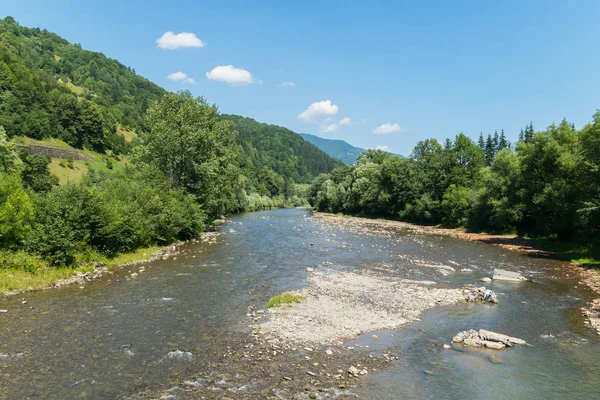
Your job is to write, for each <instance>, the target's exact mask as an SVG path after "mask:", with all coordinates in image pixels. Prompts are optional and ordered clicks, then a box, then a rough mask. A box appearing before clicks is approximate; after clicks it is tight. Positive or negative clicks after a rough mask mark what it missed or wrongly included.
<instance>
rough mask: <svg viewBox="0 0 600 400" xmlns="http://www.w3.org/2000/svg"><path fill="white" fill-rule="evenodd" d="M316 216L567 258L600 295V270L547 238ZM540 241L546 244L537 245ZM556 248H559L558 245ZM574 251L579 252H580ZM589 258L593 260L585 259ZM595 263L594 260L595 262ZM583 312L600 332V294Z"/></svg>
mask: <svg viewBox="0 0 600 400" xmlns="http://www.w3.org/2000/svg"><path fill="white" fill-rule="evenodd" d="M313 216H314V217H315V218H318V219H321V220H325V221H329V222H332V223H336V224H338V225H341V226H343V227H344V228H345V229H351V230H363V229H364V228H366V227H370V228H374V227H375V228H378V229H398V230H409V231H412V232H415V233H423V234H431V235H441V236H449V237H452V238H456V239H462V240H469V241H472V242H480V243H486V244H491V245H494V246H498V247H501V248H504V249H507V250H510V251H515V252H519V253H522V254H526V255H528V256H531V257H544V258H554V259H559V260H563V261H566V262H568V264H567V265H568V268H569V271H568V273H570V274H573V275H575V276H577V277H578V280H579V283H580V284H584V285H586V286H587V287H589V288H590V289H591V290H592V291H593V292H594V293H595V294H596V296H599V295H600V273H599V272H598V270H597V269H596V268H588V267H586V266H585V265H584V264H582V263H580V262H575V261H572V259H565V258H566V257H565V254H568V253H567V252H568V251H569V248H567V247H564V246H563V247H562V253H561V252H558V251H552V250H548V248H549V247H550V245H551V243H550V242H548V241H544V242H537V243H536V241H534V240H532V239H526V238H521V237H518V236H517V235H494V234H488V233H473V232H467V231H466V230H465V229H452V228H440V227H435V226H423V225H416V224H411V223H408V222H402V221H390V220H382V219H369V218H362V217H352V216H346V215H338V214H327V213H321V212H314V213H313ZM540 243H543V244H545V245H546V246H548V247H539V244H540ZM557 248H559V249H560V248H561V247H560V246H557ZM575 254H578V255H579V256H580V255H581V252H577V253H575ZM588 261H589V262H591V261H593V260H591V259H588ZM594 265H595V264H594ZM581 310H582V313H583V315H584V316H585V317H586V319H587V320H588V324H589V325H590V326H591V327H592V328H593V329H595V330H596V331H597V332H598V334H600V298H597V299H595V300H592V301H591V302H589V303H588V304H587V305H586V306H584V307H582V309H581Z"/></svg>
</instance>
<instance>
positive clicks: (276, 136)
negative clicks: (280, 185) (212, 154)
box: [221, 115, 341, 183]
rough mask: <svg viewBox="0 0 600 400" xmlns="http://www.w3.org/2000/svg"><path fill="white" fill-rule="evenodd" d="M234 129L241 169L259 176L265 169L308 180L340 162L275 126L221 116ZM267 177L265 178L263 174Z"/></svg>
mask: <svg viewBox="0 0 600 400" xmlns="http://www.w3.org/2000/svg"><path fill="white" fill-rule="evenodd" d="M221 118H223V119H226V120H228V121H230V122H231V124H232V125H231V126H232V129H234V130H235V131H237V132H238V134H239V140H240V145H241V147H242V151H243V154H244V156H245V157H244V159H243V165H242V167H243V168H244V169H249V170H252V171H254V174H253V175H254V176H258V177H260V176H261V175H262V174H263V172H262V171H263V168H265V167H266V168H268V169H271V170H273V171H275V172H276V173H278V174H280V175H281V176H284V177H286V178H288V179H291V180H293V181H295V182H296V183H310V182H311V181H312V179H313V178H314V177H315V176H317V175H318V174H320V173H323V172H326V171H327V172H329V171H331V170H332V169H333V168H335V167H338V166H340V165H341V163H340V162H338V161H337V160H334V159H333V158H331V157H330V156H328V155H327V154H325V152H323V151H322V150H319V149H318V148H317V147H315V146H314V145H312V144H310V143H308V142H307V141H305V140H304V139H302V137H301V136H300V135H298V134H297V133H295V132H292V131H291V130H289V129H287V128H284V127H282V126H277V125H269V124H264V123H260V122H257V121H255V120H254V119H252V118H245V117H240V116H238V115H222V116H221ZM265 178H267V179H268V177H265Z"/></svg>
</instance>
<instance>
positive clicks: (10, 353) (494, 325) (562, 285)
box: [0, 209, 600, 399]
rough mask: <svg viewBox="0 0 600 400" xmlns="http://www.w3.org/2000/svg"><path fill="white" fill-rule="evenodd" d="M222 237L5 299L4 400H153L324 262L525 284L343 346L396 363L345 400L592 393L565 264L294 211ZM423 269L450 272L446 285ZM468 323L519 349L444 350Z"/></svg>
mask: <svg viewBox="0 0 600 400" xmlns="http://www.w3.org/2000/svg"><path fill="white" fill-rule="evenodd" d="M221 231H222V235H221V236H220V237H219V239H218V240H217V242H216V243H213V244H208V243H193V244H188V245H185V246H184V247H183V248H182V249H181V250H182V251H181V254H179V255H177V258H172V259H168V260H163V261H157V262H153V263H151V264H145V265H144V266H145V271H143V272H140V271H139V267H129V268H123V269H120V270H117V271H115V273H114V274H111V275H107V276H106V277H103V278H102V279H100V280H97V281H94V282H91V283H89V284H87V285H85V286H84V287H79V286H76V285H74V286H67V287H61V288H58V289H53V290H48V291H40V292H33V293H26V294H22V295H18V296H12V297H8V298H0V309H7V310H8V313H5V314H0V399H35V398H39V399H114V398H135V397H136V396H140V394H144V393H146V394H147V393H160V391H161V390H162V389H167V388H170V387H172V386H173V385H177V383H179V382H182V381H184V380H185V379H188V378H190V377H192V376H194V374H195V373H196V372H197V371H198V370H199V369H201V368H206V367H207V366H210V365H211V363H212V362H213V361H214V358H215V357H216V355H217V354H220V353H222V352H224V351H225V349H226V348H227V346H228V345H230V338H232V337H234V336H236V335H248V336H250V335H249V333H248V331H249V329H248V319H247V317H246V313H247V307H248V305H250V304H256V305H257V306H258V308H264V307H265V305H266V302H267V301H268V299H269V297H270V296H271V295H273V294H275V293H279V292H281V291H284V290H294V289H300V288H302V287H303V286H304V285H305V279H306V276H307V272H306V268H307V267H313V268H325V266H324V265H323V263H324V262H327V268H328V269H332V270H336V269H344V270H361V269H378V268H379V269H385V270H386V271H388V273H390V271H391V273H393V274H394V275H398V276H401V277H408V278H411V279H426V280H433V281H436V282H438V285H441V286H446V287H461V286H462V285H463V284H466V283H476V282H477V281H478V280H479V278H480V277H483V276H489V275H490V272H491V271H492V269H493V268H494V267H501V268H504V269H509V270H515V271H521V272H523V273H524V274H526V275H528V276H531V277H533V282H523V283H518V284H515V283H500V282H493V283H492V284H491V285H490V287H491V288H492V289H493V290H495V291H496V292H497V293H498V294H499V299H500V304H499V305H497V306H493V305H484V304H458V305H453V306H446V307H436V308H433V309H431V310H429V311H427V312H426V313H425V314H423V316H422V320H421V321H420V322H418V323H415V324H410V325H406V326H404V327H401V328H399V329H396V330H390V331H380V332H376V334H377V336H378V339H377V340H373V339H372V338H371V333H368V334H365V335H363V336H361V337H359V338H358V339H355V340H352V341H350V342H348V343H347V345H353V344H354V345H356V344H359V345H363V346H364V345H369V349H368V350H365V351H368V352H372V353H373V354H381V353H384V352H387V353H389V352H390V351H393V352H395V353H396V354H398V355H399V360H398V361H395V362H393V363H390V364H389V365H388V366H387V367H386V368H384V369H381V370H379V371H378V372H376V373H371V374H369V375H368V376H366V377H361V384H360V385H359V387H357V388H355V389H353V393H354V394H355V395H356V398H361V399H521V398H522V399H549V398H552V399H579V398H600V340H599V336H598V335H596V334H594V333H593V332H591V331H590V330H589V329H587V328H586V326H585V325H584V323H583V318H582V317H581V312H580V310H579V309H578V308H579V307H580V306H581V305H582V303H583V302H584V301H585V300H587V299H588V298H589V296H590V293H589V291H588V290H587V289H585V288H583V287H581V286H579V287H578V284H577V282H576V281H573V279H572V277H568V276H564V277H563V279H561V280H560V281H558V280H552V279H549V277H550V276H556V275H561V274H563V275H564V273H562V272H561V266H562V264H561V263H560V262H557V261H553V260H547V259H541V258H533V257H526V256H524V255H522V254H519V253H516V252H511V251H508V250H504V249H501V248H498V247H494V246H490V245H485V244H481V243H474V242H469V241H464V240H459V239H453V238H449V237H440V236H432V235H423V234H415V233H411V232H402V231H400V232H398V231H382V232H380V233H373V232H369V233H367V234H365V233H364V232H360V231H354V230H346V229H344V228H343V227H342V226H330V225H328V224H327V223H326V222H324V221H322V220H319V219H316V218H312V217H311V215H310V211H308V210H305V209H286V210H275V211H266V212H257V213H248V214H242V215H238V216H234V217H233V218H232V220H231V222H230V223H227V224H225V225H224V226H223V227H222V228H221ZM329 263H331V264H329ZM431 264H443V265H452V266H454V267H455V269H456V270H457V272H454V273H451V274H441V273H440V271H439V270H437V269H434V268H429V267H427V265H431ZM460 268H469V269H472V270H473V271H472V272H469V273H465V272H458V270H459V269H460ZM134 272H135V273H137V276H134V277H132V273H134ZM469 328H476V329H479V328H485V329H489V330H493V331H497V332H504V333H509V334H511V335H514V336H518V337H521V338H523V339H525V340H527V342H528V343H529V344H530V345H528V346H520V347H515V348H511V349H508V350H504V351H500V352H498V351H493V350H478V349H464V350H461V351H457V350H443V349H442V348H441V344H443V343H449V342H450V341H451V338H452V337H453V336H454V335H455V334H456V333H457V332H458V331H460V330H464V329H469ZM459 350H460V349H459ZM490 355H494V356H496V357H497V358H498V359H495V361H496V362H491V361H490V359H489V356H490ZM229 396H230V397H231V398H236V397H240V398H245V397H244V395H243V394H239V395H237V396H236V395H235V394H233V392H230V393H229ZM157 397H158V396H157ZM173 397H174V398H176V397H177V396H173ZM215 398H220V397H218V396H217V397H215Z"/></svg>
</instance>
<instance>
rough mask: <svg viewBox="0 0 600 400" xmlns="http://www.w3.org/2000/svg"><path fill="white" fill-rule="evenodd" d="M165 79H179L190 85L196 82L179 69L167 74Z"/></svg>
mask: <svg viewBox="0 0 600 400" xmlns="http://www.w3.org/2000/svg"><path fill="white" fill-rule="evenodd" d="M167 79H170V80H172V81H181V82H183V83H189V84H191V85H193V84H194V83H196V81H195V80H194V79H192V78H190V77H189V76H187V74H186V73H184V72H181V71H178V72H173V73H172V74H169V75H167Z"/></svg>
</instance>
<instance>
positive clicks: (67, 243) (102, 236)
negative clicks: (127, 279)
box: [26, 169, 204, 265]
mask: <svg viewBox="0 0 600 400" xmlns="http://www.w3.org/2000/svg"><path fill="white" fill-rule="evenodd" d="M37 200H38V201H37V204H36V223H35V225H34V227H33V230H32V232H31V234H30V235H29V236H28V238H27V241H26V247H27V249H28V250H29V251H30V252H32V253H35V254H39V255H41V256H42V257H44V259H46V260H48V261H49V262H50V263H51V264H53V265H72V264H73V263H74V261H75V257H76V254H77V253H79V252H83V251H87V250H88V249H94V250H97V251H99V252H101V253H103V254H107V255H113V254H117V253H122V252H129V251H133V250H135V249H137V248H140V247H147V246H149V245H152V244H165V243H171V242H173V241H176V240H184V239H188V238H191V237H195V236H197V235H199V234H200V232H201V231H202V230H203V226H204V225H203V223H204V215H203V213H202V212H201V210H200V208H199V206H198V205H197V204H196V203H195V201H194V199H193V198H192V197H190V196H189V195H186V194H184V193H182V192H181V191H178V190H174V189H170V188H168V186H167V184H166V182H164V181H162V182H161V179H160V178H159V175H158V174H156V173H148V174H143V173H141V172H138V171H136V170H132V169H127V170H125V171H123V172H120V173H111V174H106V173H93V172H92V173H91V175H89V176H88V177H87V178H86V179H84V181H83V182H82V183H75V182H70V183H68V184H66V185H64V186H61V187H57V188H55V189H54V190H52V191H51V192H50V193H49V194H48V195H47V196H43V197H39V198H38V199H37Z"/></svg>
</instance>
